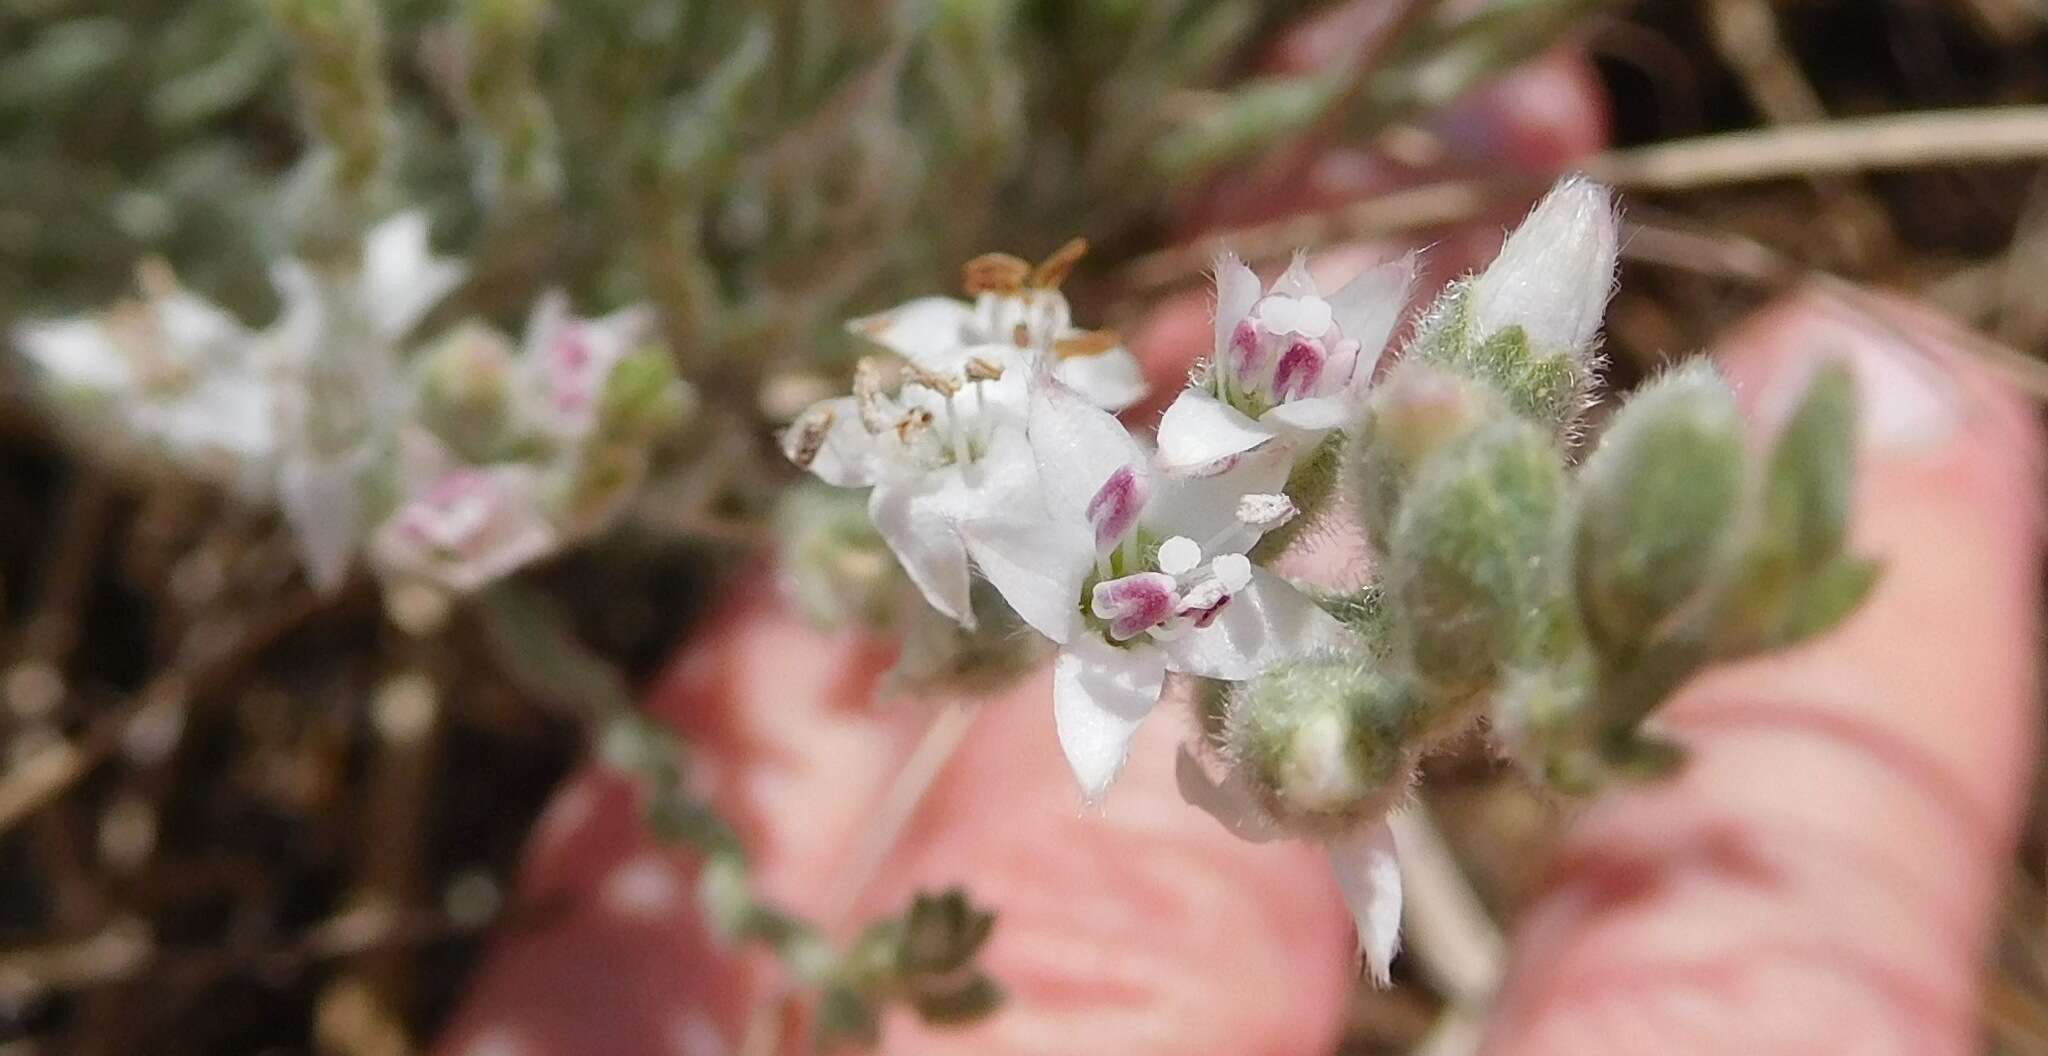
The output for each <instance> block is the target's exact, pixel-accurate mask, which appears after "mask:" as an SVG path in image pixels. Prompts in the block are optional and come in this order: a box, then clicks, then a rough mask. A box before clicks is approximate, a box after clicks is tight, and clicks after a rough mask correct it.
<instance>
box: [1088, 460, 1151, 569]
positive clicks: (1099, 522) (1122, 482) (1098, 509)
mask: <svg viewBox="0 0 2048 1056" xmlns="http://www.w3.org/2000/svg"><path fill="white" fill-rule="evenodd" d="M1147 490H1148V486H1147V485H1146V483H1145V478H1144V477H1141V476H1139V475H1138V471H1137V470H1136V469H1134V468H1133V467H1131V466H1125V467H1123V468H1122V469H1119V470H1117V471H1116V472H1114V473H1112V474H1110V475H1109V479H1108V480H1106V481H1104V482H1103V484H1102V487H1101V488H1100V489H1098V490H1097V491H1096V492H1095V497H1094V498H1092V499H1089V500H1088V523H1089V524H1092V525H1094V526H1095V545H1096V547H1097V548H1098V549H1099V548H1101V547H1106V546H1109V545H1110V544H1112V543H1114V542H1116V541H1117V540H1119V539H1122V538H1123V537H1124V536H1125V535H1126V534H1128V533H1129V532H1130V530H1131V528H1132V526H1134V525H1136V524H1137V523H1138V513H1139V511H1141V510H1143V509H1144V508H1145V499H1146V497H1147V496H1146V493H1147Z"/></svg>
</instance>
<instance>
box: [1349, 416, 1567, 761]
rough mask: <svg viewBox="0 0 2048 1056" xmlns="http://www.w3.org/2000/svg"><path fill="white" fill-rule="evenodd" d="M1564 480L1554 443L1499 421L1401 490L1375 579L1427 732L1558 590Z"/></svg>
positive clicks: (1513, 422)
mask: <svg viewBox="0 0 2048 1056" xmlns="http://www.w3.org/2000/svg"><path fill="white" fill-rule="evenodd" d="M1566 484H1567V481H1566V476H1565V467H1564V458H1563V454H1562V453H1561V452H1560V451H1559V450H1558V447H1557V444H1556V442H1555V441H1554V440H1553V439H1552V438H1551V437H1550V436H1548V435H1547V434H1545V433H1544V432H1542V431H1541V430H1539V429H1537V428H1535V427H1534V426H1532V425H1530V424H1529V423H1527V422H1524V421H1522V420H1520V419H1516V418H1505V419H1500V420H1498V421H1495V422H1492V423H1489V424H1487V425H1486V426H1484V427H1482V428H1480V429H1479V430H1478V431H1476V432H1474V433H1473V434H1471V435H1470V436H1469V437H1467V438H1466V439H1465V440H1463V441H1462V442H1460V443H1458V444H1457V445H1456V446H1455V447H1454V448H1452V449H1450V450H1447V451H1444V452H1441V453H1440V454H1439V455H1438V456H1437V457H1435V458H1433V459H1431V460H1430V461H1429V463H1428V464H1427V465H1426V466H1425V467H1424V469H1423V471H1422V473H1421V474H1420V475H1419V476H1418V477H1417V478H1416V480H1415V483H1414V485H1413V487H1412V488H1410V489H1409V492H1408V496H1407V498H1406V500H1405V501H1403V502H1402V504H1401V511H1400V514H1399V516H1398V517H1397V518H1396V519H1395V522H1394V530H1393V538H1392V540H1391V542H1390V545H1389V547H1388V559H1387V565H1386V580H1385V582H1386V589H1387V592H1388V594H1389V596H1390V597H1391V598H1392V599H1393V601H1394V602H1395V605H1396V613H1397V620H1398V635H1397V637H1398V639H1399V643H1400V649H1401V652H1402V654H1403V655H1404V657H1405V659H1406V661H1407V663H1408V665H1409V668H1410V670H1411V671H1412V673H1413V675H1414V677H1415V679H1416V682H1417V690H1418V692H1419V693H1420V694H1421V696H1422V698H1423V700H1424V701H1425V707H1424V710H1425V711H1426V712H1428V713H1429V714H1427V715H1426V716H1424V719H1423V722H1424V724H1425V725H1427V726H1429V727H1431V728H1432V729H1436V730H1441V729H1445V728H1448V727H1449V726H1452V725H1455V724H1457V723H1458V722H1459V721H1460V719H1461V717H1462V716H1463V715H1464V714H1465V713H1466V711H1467V710H1468V708H1469V706H1470V705H1471V704H1473V703H1475V702H1477V701H1478V700H1479V698H1480V697H1481V696H1482V695H1483V694H1484V693H1486V692H1487V691H1488V690H1490V689H1492V688H1493V686H1494V685H1495V683H1496V682H1497V681H1498V679H1499V677H1500V672H1501V671H1502V670H1503V669H1504V668H1505V666H1506V665H1507V664H1508V663H1509V662H1510V661H1512V660H1513V659H1514V657H1515V655H1516V653H1517V652H1518V651H1519V650H1520V648H1521V646H1522V642H1523V639H1524V638H1525V637H1526V635H1527V633H1528V631H1529V627H1528V621H1529V619H1530V617H1531V615H1532V614H1534V613H1538V612H1540V611H1541V610H1542V608H1543V606H1544V605H1545V603H1546V602H1547V601H1548V599H1549V598H1551V597H1554V596H1555V594H1556V593H1557V591H1558V589H1559V582H1558V579H1559V576H1558V568H1557V565H1558V562H1557V560H1556V559H1557V557H1558V556H1560V551H1561V544H1562V540H1561V538H1560V534H1561V530H1562V527H1563V519H1564V518H1563V513H1564V501H1565V492H1566Z"/></svg>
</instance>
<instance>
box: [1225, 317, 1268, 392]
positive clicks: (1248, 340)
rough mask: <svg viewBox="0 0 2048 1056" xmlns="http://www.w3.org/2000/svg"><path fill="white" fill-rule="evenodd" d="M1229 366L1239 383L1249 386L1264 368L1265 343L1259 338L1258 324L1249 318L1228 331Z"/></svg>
mask: <svg viewBox="0 0 2048 1056" xmlns="http://www.w3.org/2000/svg"><path fill="white" fill-rule="evenodd" d="M1230 367H1231V371H1232V373H1234V374H1236V375H1237V382H1238V384H1239V385H1242V386H1245V387H1247V388H1249V387H1250V386H1251V385H1253V384H1254V383H1256V381H1257V379H1258V376H1259V374H1260V373H1261V372H1262V371H1264V370H1265V369H1266V349H1265V344H1264V343H1263V342H1261V341H1260V340H1259V328H1258V325H1257V324H1255V323H1253V322H1252V321H1251V320H1250V319H1249V318H1247V319H1245V320H1244V321H1243V322H1240V323H1238V324H1237V329H1235V330H1233V331H1231V332H1230Z"/></svg>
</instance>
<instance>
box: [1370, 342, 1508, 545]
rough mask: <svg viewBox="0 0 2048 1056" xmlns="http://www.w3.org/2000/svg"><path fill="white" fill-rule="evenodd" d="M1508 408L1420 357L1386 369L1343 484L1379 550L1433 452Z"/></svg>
mask: <svg viewBox="0 0 2048 1056" xmlns="http://www.w3.org/2000/svg"><path fill="white" fill-rule="evenodd" d="M1503 410H1504V409H1503V408H1502V407H1501V406H1500V401H1499V399H1498V398H1497V397H1495V396H1494V395H1493V393H1491V392H1489V391H1487V389H1486V388H1485V387H1483V386H1481V385H1478V384H1475V383H1473V382H1472V381H1469V380H1467V379H1465V378H1462V377H1459V376H1458V375H1456V374H1452V373H1450V372H1448V371H1445V370H1442V369H1440V368H1438V367H1435V366H1432V365H1431V364H1429V363H1427V362H1424V361H1421V360H1415V359H1410V360H1404V361H1402V363H1401V364H1400V365H1399V366H1396V367H1395V368H1394V369H1393V370H1392V371H1390V372H1388V374H1387V377H1386V379H1385V380H1384V381H1382V382H1381V383H1380V384H1379V386H1378V387H1377V388H1375V389H1374V390H1373V396H1372V403H1371V405H1370V407H1369V409H1368V411H1367V414H1366V416H1365V420H1364V422H1363V423H1362V424H1361V425H1360V426H1359V427H1358V428H1357V430H1356V432H1357V436H1356V437H1355V438H1354V439H1353V441H1352V443H1351V451H1350V454H1349V459H1348V464H1347V465H1346V466H1345V486H1346V488H1347V489H1348V490H1349V492H1350V497H1351V502H1352V505H1353V507H1354V508H1355V509H1357V510H1358V513H1359V516H1360V518H1361V519H1362V520H1363V521H1364V524H1365V530H1366V537H1367V541H1368V542H1370V543H1371V544H1372V545H1373V547H1374V548H1375V549H1377V550H1379V551H1380V552H1382V553H1384V552H1385V550H1386V547H1387V544H1388V542H1389V540H1390V536H1391V533H1392V530H1393V525H1394V516H1395V514H1396V513H1397V512H1398V511H1399V510H1400V508H1401V497H1402V496H1403V495H1404V494H1406V492H1407V489H1408V485H1409V484H1410V482H1412V481H1413V480H1414V478H1415V474H1416V473H1418V472H1420V471H1421V469H1422V466H1423V464H1424V463H1425V462H1427V461H1428V460H1429V458H1430V456H1431V455H1434V454H1435V453H1436V452H1438V451H1440V450H1442V449H1444V448H1445V447H1447V446H1449V445H1450V444H1452V443H1453V442H1455V441H1457V440H1459V439H1460V438H1462V437H1464V436H1466V435H1467V434H1469V433H1471V432H1472V431H1473V430H1475V429H1477V428H1479V427H1480V426H1481V425H1483V424H1484V423H1486V422H1487V421H1489V420H1492V419H1495V418H1498V417H1499V416H1500V415H1501V413H1502V411H1503Z"/></svg>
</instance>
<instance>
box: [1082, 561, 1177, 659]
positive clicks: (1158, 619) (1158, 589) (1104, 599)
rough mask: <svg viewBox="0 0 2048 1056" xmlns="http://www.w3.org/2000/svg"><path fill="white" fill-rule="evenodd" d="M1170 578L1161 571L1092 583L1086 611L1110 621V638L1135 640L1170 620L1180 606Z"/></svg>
mask: <svg viewBox="0 0 2048 1056" xmlns="http://www.w3.org/2000/svg"><path fill="white" fill-rule="evenodd" d="M1174 586H1175V584H1174V580H1173V577H1172V576H1169V575H1166V574H1165V573H1163V572H1139V573H1137V574H1136V575H1129V576H1124V577H1122V578H1121V579H1110V580H1104V581H1103V582H1101V583H1097V584H1095V589H1094V591H1092V592H1091V593H1090V595H1089V599H1088V607H1089V611H1091V612H1093V613H1095V615H1096V616H1097V617H1099V618H1101V619H1105V620H1108V621H1109V636H1110V637H1111V638H1114V639H1116V640H1117V641H1120V642H1121V641H1124V640H1126V639H1129V638H1134V637H1136V636H1138V635H1140V634H1143V633H1144V632H1146V631H1148V630H1150V629H1152V628H1154V627H1157V626H1159V625H1160V624H1162V623H1165V622H1166V621H1167V620H1168V619H1171V618H1172V616H1173V614H1174V610H1175V609H1177V608H1179V607H1180V595H1179V594H1177V593H1175V591H1174Z"/></svg>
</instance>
